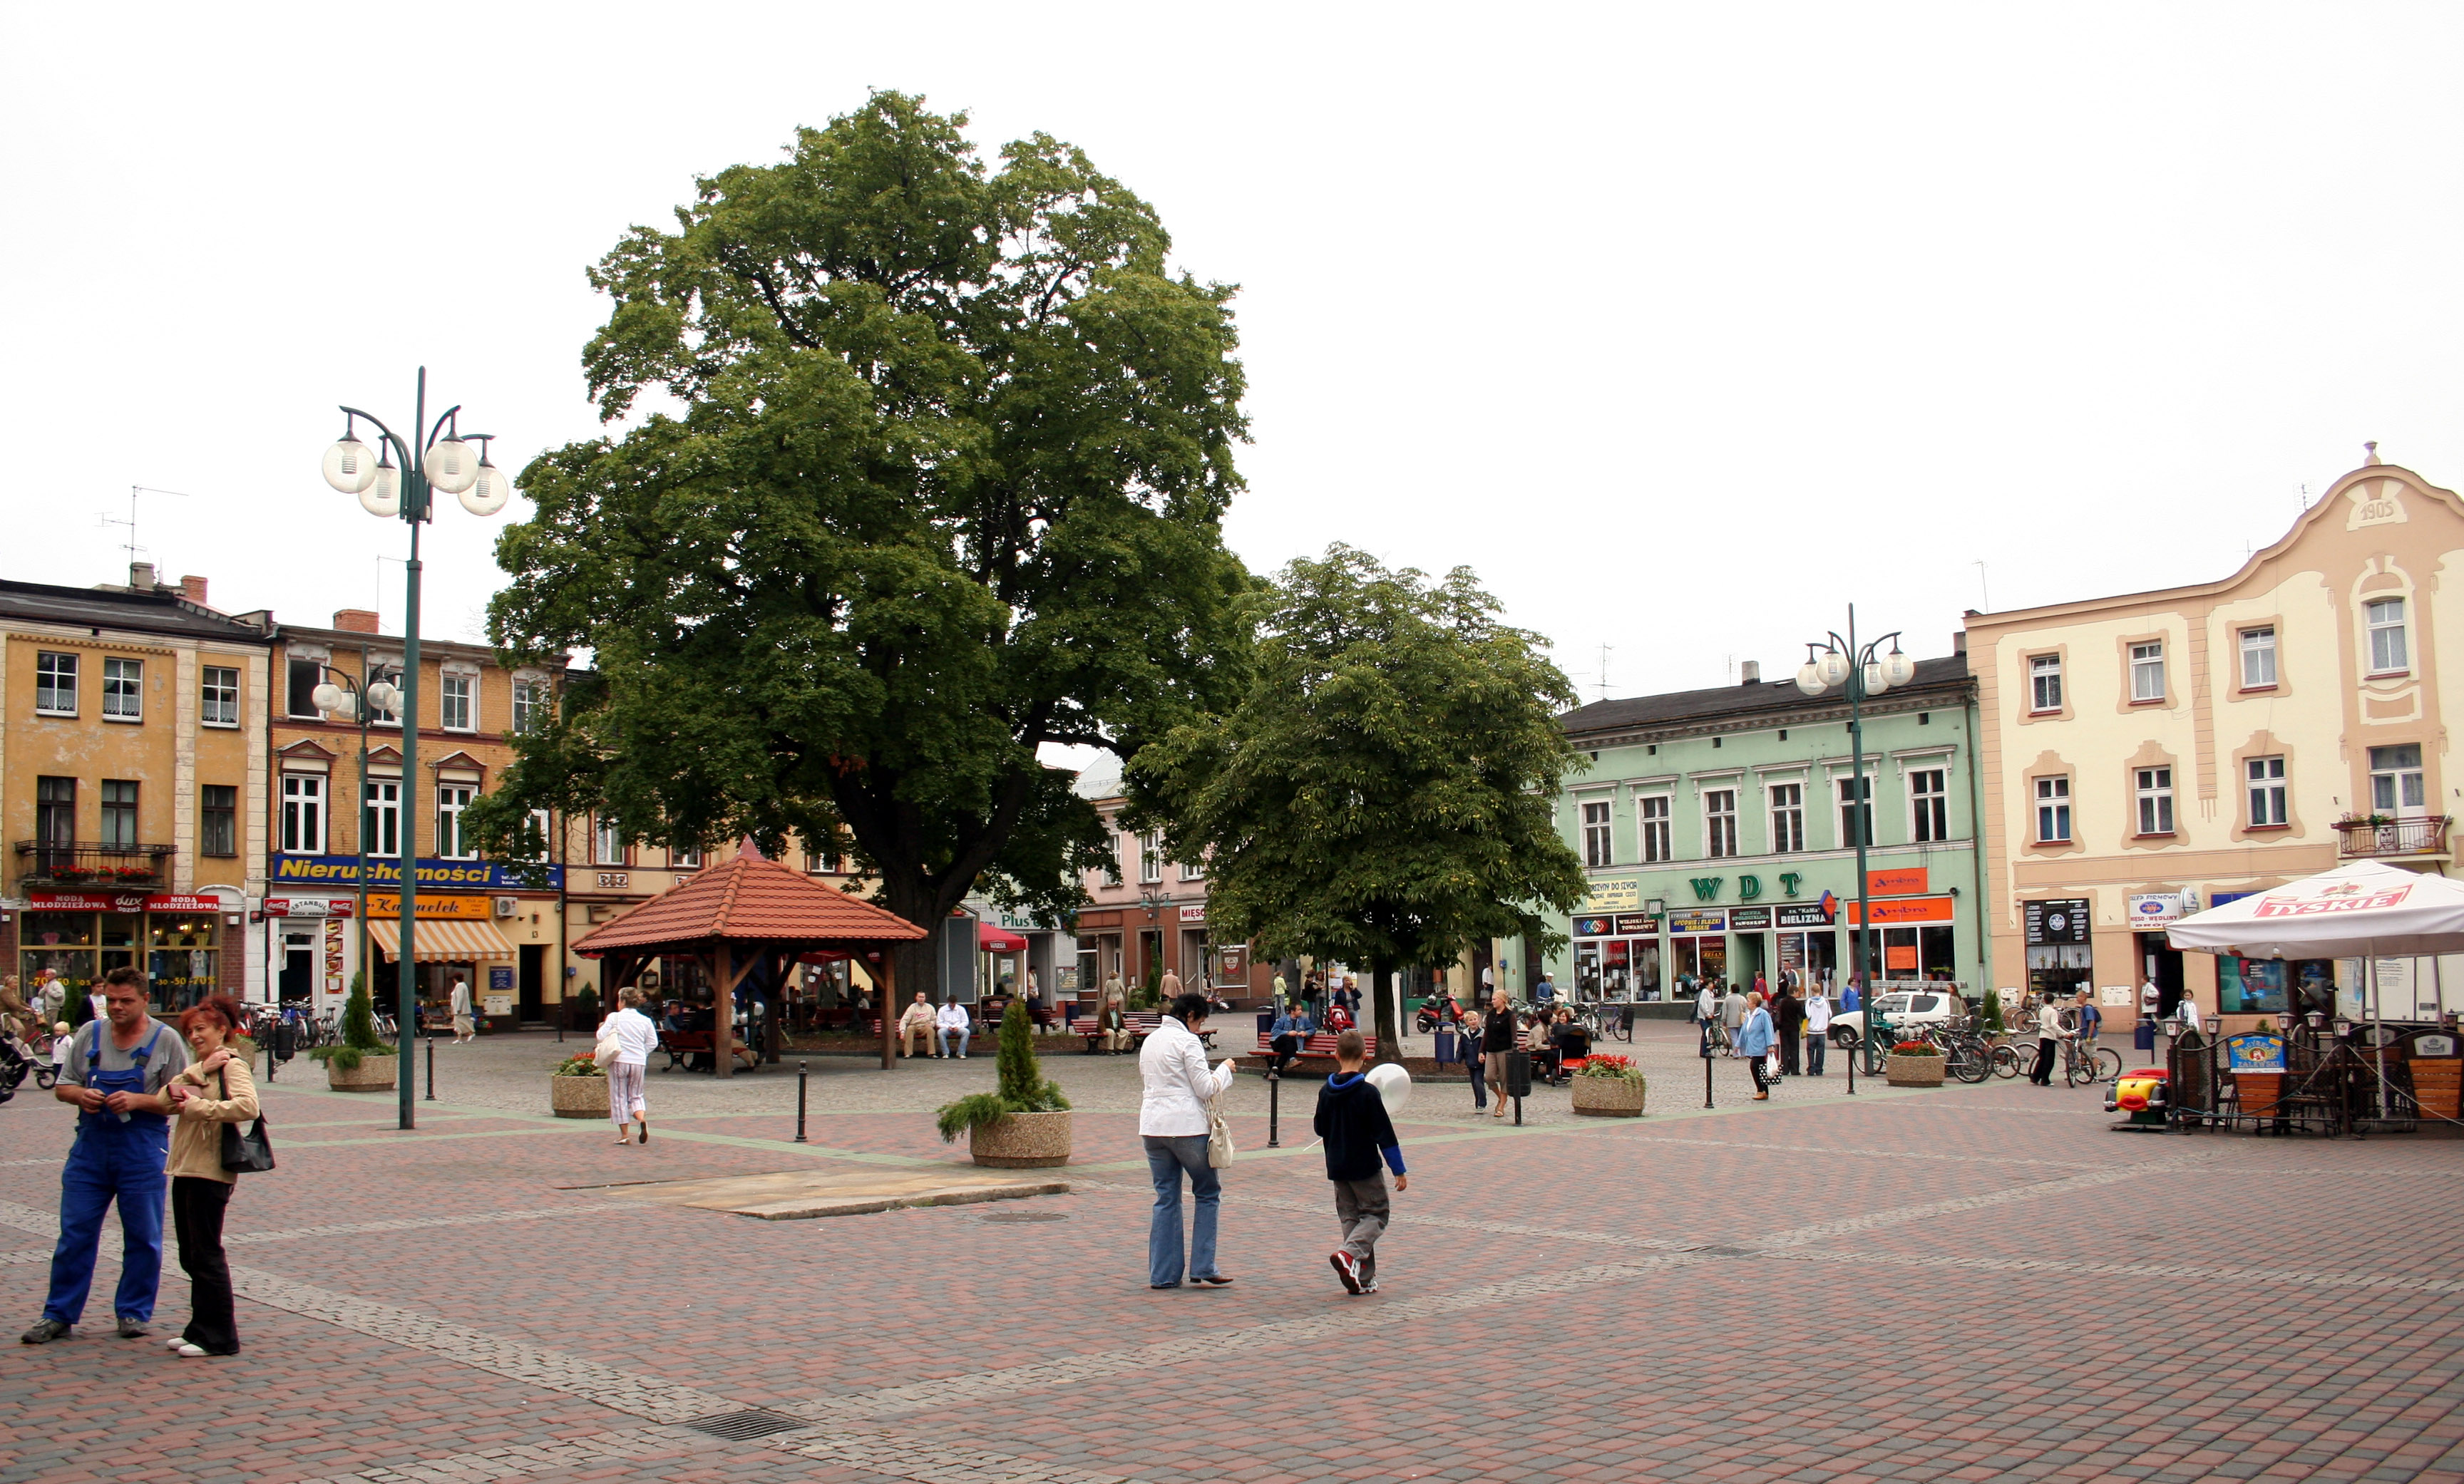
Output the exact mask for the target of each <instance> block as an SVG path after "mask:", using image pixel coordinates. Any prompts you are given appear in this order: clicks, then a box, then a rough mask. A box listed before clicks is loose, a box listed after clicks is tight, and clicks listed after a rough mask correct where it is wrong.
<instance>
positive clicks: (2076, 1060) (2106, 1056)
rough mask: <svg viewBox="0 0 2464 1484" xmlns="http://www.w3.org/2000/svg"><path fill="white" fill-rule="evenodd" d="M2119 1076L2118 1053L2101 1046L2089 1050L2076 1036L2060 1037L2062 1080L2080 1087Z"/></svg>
mask: <svg viewBox="0 0 2464 1484" xmlns="http://www.w3.org/2000/svg"><path fill="white" fill-rule="evenodd" d="M2121 1077H2122V1058H2121V1056H2120V1055H2119V1054H2117V1053H2115V1052H2111V1051H2107V1050H2106V1049H2104V1048H2103V1047H2101V1046H2099V1047H2098V1048H2096V1049H2095V1050H2094V1051H2090V1050H2088V1049H2087V1048H2086V1047H2085V1046H2084V1045H2082V1044H2081V1043H2080V1041H2079V1037H2076V1036H2066V1037H2062V1080H2064V1081H2066V1082H2068V1083H2069V1084H2070V1085H2072V1086H2073V1087H2080V1086H2092V1085H2094V1084H2095V1083H2098V1082H2111V1081H2118V1080H2121Z"/></svg>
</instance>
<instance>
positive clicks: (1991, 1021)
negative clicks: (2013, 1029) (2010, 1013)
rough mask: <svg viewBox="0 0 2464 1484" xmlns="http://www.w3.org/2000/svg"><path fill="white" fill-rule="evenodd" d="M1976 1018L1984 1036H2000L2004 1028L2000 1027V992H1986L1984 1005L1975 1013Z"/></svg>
mask: <svg viewBox="0 0 2464 1484" xmlns="http://www.w3.org/2000/svg"><path fill="white" fill-rule="evenodd" d="M1976 1018H1977V1021H1978V1024H1979V1028H1980V1029H1982V1030H1983V1031H1984V1032H1985V1034H1986V1035H1988V1036H1999V1035H2001V1034H2002V1031H2003V1029H2004V1028H2003V1025H2002V992H2001V991H2000V990H1987V991H1986V992H1985V1004H1984V1006H1983V1007H1982V1008H1981V1009H1979V1010H1978V1011H1977V1012H1976Z"/></svg>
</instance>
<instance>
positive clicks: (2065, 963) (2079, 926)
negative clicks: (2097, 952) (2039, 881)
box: [2019, 898, 2095, 997]
mask: <svg viewBox="0 0 2464 1484" xmlns="http://www.w3.org/2000/svg"><path fill="white" fill-rule="evenodd" d="M2019 918H2020V924H2021V926H2022V928H2024V929H2025V930H2026V934H2027V943H2028V993H2031V994H2035V995H2037V996H2039V997H2042V996H2046V995H2067V994H2072V993H2077V992H2079V991H2080V990H2083V989H2086V988H2087V987H2088V978H2089V975H2090V973H2091V972H2092V971H2093V969H2094V966H2095V959H2094V950H2093V949H2090V948H2089V946H2088V929H2089V928H2090V926H2091V924H2092V922H2093V918H2092V916H2091V914H2090V912H2089V908H2088V903H2087V902H2086V900H2085V899H2083V898H2064V899H2061V900H2057V901H2052V902H2023V903H2021V904H2019Z"/></svg>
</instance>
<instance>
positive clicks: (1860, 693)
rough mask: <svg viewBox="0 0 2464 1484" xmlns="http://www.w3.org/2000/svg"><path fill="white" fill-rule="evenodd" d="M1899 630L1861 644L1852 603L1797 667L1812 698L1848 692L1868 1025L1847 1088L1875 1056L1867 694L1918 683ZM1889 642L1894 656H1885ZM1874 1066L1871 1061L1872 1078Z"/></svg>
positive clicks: (1860, 970)
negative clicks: (1840, 625) (1861, 1062)
mask: <svg viewBox="0 0 2464 1484" xmlns="http://www.w3.org/2000/svg"><path fill="white" fill-rule="evenodd" d="M1899 640H1900V631H1899V630H1898V629H1893V630H1891V632H1889V633H1887V634H1884V635H1883V636H1882V637H1881V638H1880V639H1876V640H1872V641H1870V642H1868V643H1866V644H1862V645H1859V644H1858V643H1857V605H1856V604H1855V603H1850V604H1849V605H1848V634H1847V637H1846V638H1844V639H1843V638H1841V637H1840V635H1839V634H1838V632H1837V630H1834V631H1833V632H1832V633H1830V634H1828V635H1826V636H1824V637H1823V638H1822V639H1821V640H1818V641H1816V642H1815V643H1813V644H1807V645H1806V646H1805V663H1804V664H1803V665H1802V666H1798V667H1797V671H1796V688H1797V689H1799V690H1802V691H1804V692H1805V693H1806V694H1807V695H1810V696H1817V695H1820V694H1822V693H1823V692H1824V691H1826V690H1834V689H1843V688H1844V689H1845V690H1846V691H1847V693H1848V750H1849V762H1848V769H1849V773H1848V776H1849V779H1850V782H1849V786H1848V798H1849V809H1848V818H1850V819H1852V820H1854V821H1855V828H1856V835H1857V931H1856V934H1855V936H1854V937H1852V938H1851V939H1850V940H1849V941H1850V942H1851V943H1853V944H1854V945H1855V949H1854V959H1855V964H1854V968H1853V970H1852V972H1854V973H1855V974H1856V975H1857V976H1858V978H1859V981H1861V983H1862V985H1863V991H1862V993H1861V995H1860V997H1859V1000H1858V1004H1857V1008H1858V1009H1859V1011H1860V1012H1862V1013H1863V1015H1864V1017H1865V1018H1864V1021H1863V1022H1862V1028H1861V1030H1860V1032H1859V1035H1858V1037H1857V1049H1856V1050H1855V1051H1851V1052H1850V1053H1849V1056H1848V1090H1849V1091H1850V1092H1851V1093H1854V1092H1855V1091H1856V1090H1857V1058H1858V1055H1859V1053H1862V1054H1864V1055H1866V1056H1869V1057H1870V1056H1872V1055H1873V1054H1874V1051H1873V1046H1874V1032H1875V1029H1876V1024H1875V1019H1874V1016H1875V1014H1876V1012H1875V1008H1874V1002H1875V993H1874V908H1873V887H1874V882H1873V878H1872V877H1871V876H1870V875H1868V874H1867V873H1866V870H1865V847H1866V846H1867V845H1868V844H1870V843H1872V840H1870V838H1869V837H1871V836H1872V834H1873V833H1874V790H1873V786H1872V784H1870V783H1869V782H1867V781H1866V778H1865V714H1864V703H1865V699H1866V698H1867V697H1868V696H1878V695H1881V693H1882V692H1883V691H1885V690H1888V689H1890V688H1891V687H1893V686H1904V685H1906V684H1907V683H1908V682H1909V681H1911V680H1914V679H1916V676H1917V662H1916V661H1914V660H1911V659H1909V658H1908V657H1907V656H1906V655H1904V654H1902V653H1901V652H1900V644H1899ZM1883 644H1889V645H1890V646H1891V650H1890V653H1888V654H1884V653H1882V652H1881V646H1882V645H1883ZM1873 1066H1874V1064H1873V1063H1872V1062H1871V1061H1868V1062H1867V1063H1866V1067H1865V1069H1866V1071H1867V1073H1868V1074H1870V1073H1871V1072H1872V1071H1873Z"/></svg>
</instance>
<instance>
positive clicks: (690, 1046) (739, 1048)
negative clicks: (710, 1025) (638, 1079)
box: [659, 1031, 761, 1072]
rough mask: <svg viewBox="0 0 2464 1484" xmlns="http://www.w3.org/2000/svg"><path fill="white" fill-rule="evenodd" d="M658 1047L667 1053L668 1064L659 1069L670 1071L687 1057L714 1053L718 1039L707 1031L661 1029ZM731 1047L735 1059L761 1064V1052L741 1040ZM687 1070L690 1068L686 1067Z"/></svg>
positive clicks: (754, 1064)
mask: <svg viewBox="0 0 2464 1484" xmlns="http://www.w3.org/2000/svg"><path fill="white" fill-rule="evenodd" d="M659 1049H660V1050H661V1051H664V1052H666V1053H667V1054H668V1064H667V1065H666V1066H664V1067H662V1068H660V1070H661V1071H665V1072H672V1071H674V1070H675V1069H676V1068H678V1067H680V1066H684V1064H685V1060H686V1058H689V1057H696V1056H702V1057H706V1056H710V1055H712V1054H714V1053H715V1052H716V1051H717V1049H718V1041H717V1037H715V1036H713V1035H712V1034H711V1033H710V1032H708V1031H661V1032H660V1033H659ZM733 1049H734V1052H735V1055H736V1058H737V1060H739V1061H742V1062H743V1063H744V1064H745V1065H746V1066H748V1067H759V1066H760V1065H761V1054H760V1053H759V1052H758V1051H755V1050H754V1049H753V1048H752V1047H750V1046H747V1045H746V1044H744V1043H743V1042H742V1041H737V1042H736V1043H735V1046H734V1048H733ZM687 1070H691V1069H690V1068H687Z"/></svg>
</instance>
